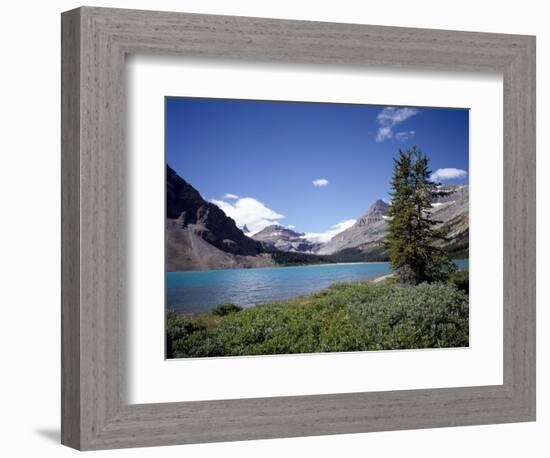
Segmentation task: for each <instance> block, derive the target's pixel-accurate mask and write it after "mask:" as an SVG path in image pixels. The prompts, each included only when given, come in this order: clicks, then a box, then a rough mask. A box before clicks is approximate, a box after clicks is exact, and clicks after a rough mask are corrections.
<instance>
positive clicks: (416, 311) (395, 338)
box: [167, 273, 468, 358]
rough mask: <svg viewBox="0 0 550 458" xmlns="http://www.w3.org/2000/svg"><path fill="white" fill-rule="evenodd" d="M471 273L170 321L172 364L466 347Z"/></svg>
mask: <svg viewBox="0 0 550 458" xmlns="http://www.w3.org/2000/svg"><path fill="white" fill-rule="evenodd" d="M467 283H468V276H467V273H466V274H465V273H462V274H460V276H457V277H456V278H454V279H453V280H452V281H450V282H449V283H448V284H443V283H433V284H427V283H423V284H420V285H417V286H409V285H403V284H398V283H396V282H393V281H384V282H380V283H373V282H367V281H365V282H354V283H341V284H335V285H332V286H331V287H329V288H327V289H325V290H322V291H320V292H318V293H315V294H312V295H310V296H304V297H299V298H296V299H294V300H291V301H287V302H274V303H270V304H262V305H258V306H256V307H253V308H250V309H245V310H241V309H240V308H239V307H237V306H234V305H232V304H226V305H224V306H220V307H217V308H216V309H213V310H211V311H210V312H208V313H205V314H201V315H194V316H190V315H181V314H176V313H169V314H168V319H167V353H168V357H169V358H185V357H205V356H242V355H273V354H290V353H316V352H335V351H365V350H391V349H413V348H444V347H463V346H467V345H468V295H467V286H468V285H467Z"/></svg>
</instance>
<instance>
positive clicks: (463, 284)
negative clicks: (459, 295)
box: [449, 269, 470, 294]
mask: <svg viewBox="0 0 550 458" xmlns="http://www.w3.org/2000/svg"><path fill="white" fill-rule="evenodd" d="M449 281H450V282H451V283H452V284H454V285H455V286H456V287H457V288H458V289H459V290H460V291H464V292H465V293H466V294H470V271H469V270H468V269H461V270H457V271H456V272H455V273H454V274H453V275H452V276H451V278H450V279H449Z"/></svg>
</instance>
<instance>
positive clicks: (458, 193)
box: [317, 185, 469, 261]
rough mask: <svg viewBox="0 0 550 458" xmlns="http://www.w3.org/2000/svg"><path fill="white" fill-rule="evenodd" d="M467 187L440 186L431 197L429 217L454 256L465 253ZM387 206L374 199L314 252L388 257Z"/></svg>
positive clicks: (361, 257)
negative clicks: (357, 216)
mask: <svg viewBox="0 0 550 458" xmlns="http://www.w3.org/2000/svg"><path fill="white" fill-rule="evenodd" d="M468 194H469V193H468V186H466V185H446V186H439V187H438V189H437V191H436V193H435V195H434V197H433V203H432V205H433V208H432V211H431V212H432V217H433V219H434V220H435V221H439V222H440V224H439V225H438V226H437V227H441V228H442V229H444V230H445V231H446V233H447V237H448V238H449V239H450V240H449V241H448V242H443V243H441V246H443V247H445V248H446V249H447V250H449V251H450V252H451V254H453V255H460V256H464V255H467V252H468V236H469V230H468V228H469V224H468ZM388 209H389V205H388V204H386V203H385V202H383V201H382V200H378V201H376V202H375V203H374V204H373V205H372V206H371V207H370V208H369V210H368V211H367V213H365V214H364V215H363V216H361V217H360V218H359V219H358V220H357V222H356V223H355V224H354V225H353V226H352V227H350V228H349V229H346V230H345V231H343V232H340V233H339V234H336V235H335V236H334V237H333V238H332V239H331V240H330V241H329V242H327V243H326V244H325V245H323V246H322V247H321V248H320V249H319V250H318V251H317V254H322V255H330V256H331V257H332V258H333V259H335V260H337V261H379V260H386V259H388V256H389V253H388V250H387V249H386V248H385V247H384V246H383V243H382V242H383V240H384V238H385V237H386V235H387V233H388V223H387V212H388Z"/></svg>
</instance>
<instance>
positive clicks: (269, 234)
mask: <svg viewBox="0 0 550 458" xmlns="http://www.w3.org/2000/svg"><path fill="white" fill-rule="evenodd" d="M252 238H253V239H254V240H257V241H259V242H263V243H264V244H265V245H268V246H271V247H274V248H276V249H278V250H282V251H291V252H297V253H314V252H316V251H317V250H319V248H320V247H321V244H320V243H316V242H312V241H309V240H307V239H306V238H305V237H304V233H303V232H296V231H293V230H292V229H289V228H287V227H284V226H279V225H277V224H273V225H271V226H267V227H266V228H264V229H262V230H261V231H260V232H258V233H257V234H255V235H253V236H252Z"/></svg>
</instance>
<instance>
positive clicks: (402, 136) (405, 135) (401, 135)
mask: <svg viewBox="0 0 550 458" xmlns="http://www.w3.org/2000/svg"><path fill="white" fill-rule="evenodd" d="M414 134H415V131H414V130H409V131H408V132H397V133H396V134H395V139H396V140H398V141H400V142H406V141H407V140H408V139H409V138H412V137H414Z"/></svg>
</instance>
